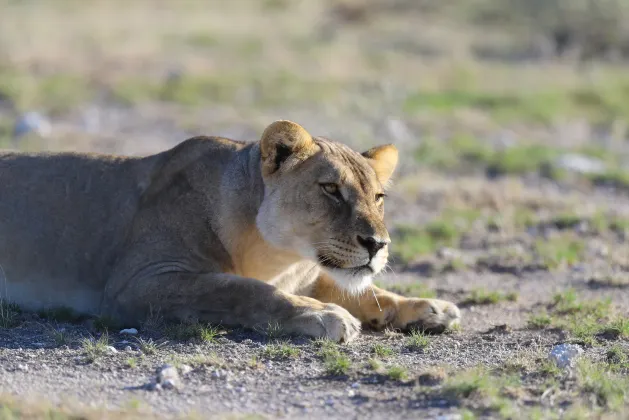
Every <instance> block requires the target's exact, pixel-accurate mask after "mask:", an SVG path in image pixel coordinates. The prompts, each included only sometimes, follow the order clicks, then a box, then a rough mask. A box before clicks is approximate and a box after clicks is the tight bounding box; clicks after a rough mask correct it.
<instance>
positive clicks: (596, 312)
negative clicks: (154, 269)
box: [553, 289, 611, 318]
mask: <svg viewBox="0 0 629 420" xmlns="http://www.w3.org/2000/svg"><path fill="white" fill-rule="evenodd" d="M610 306H611V299H603V300H594V301H587V302H584V301H583V300H581V299H580V298H579V297H578V295H577V292H576V291H575V290H574V289H567V290H565V291H563V292H561V293H557V294H555V296H553V309H554V312H555V314H558V315H571V314H581V315H586V316H587V315H593V316H595V317H598V318H602V317H605V316H607V315H609V310H610Z"/></svg>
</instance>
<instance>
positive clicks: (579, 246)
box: [535, 236, 585, 269]
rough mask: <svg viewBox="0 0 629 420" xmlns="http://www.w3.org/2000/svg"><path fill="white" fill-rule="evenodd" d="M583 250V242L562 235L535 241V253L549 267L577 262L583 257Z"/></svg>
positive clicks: (553, 267)
mask: <svg viewBox="0 0 629 420" xmlns="http://www.w3.org/2000/svg"><path fill="white" fill-rule="evenodd" d="M584 250H585V244H584V242H583V241H582V240H579V239H575V238H569V237H563V236H562V237H556V238H552V239H549V240H541V239H540V240H537V241H536V242H535V252H536V254H537V255H538V256H539V257H540V258H541V259H542V261H543V262H544V264H545V265H546V266H547V267H548V268H549V269H555V268H558V267H560V266H561V265H563V264H568V265H574V264H576V263H578V262H579V261H580V260H581V259H582V258H583V252H584Z"/></svg>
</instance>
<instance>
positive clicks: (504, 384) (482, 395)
mask: <svg viewBox="0 0 629 420" xmlns="http://www.w3.org/2000/svg"><path fill="white" fill-rule="evenodd" d="M520 386H521V382H520V378H519V377H518V376H517V375H496V374H495V373H494V372H491V371H490V370H488V369H487V368H485V367H483V366H477V367H474V368H471V369H468V370H464V371H462V372H459V373H457V374H455V375H453V376H451V377H450V378H448V379H447V380H446V381H445V383H444V386H443V389H442V391H441V392H442V393H443V394H444V395H445V396H446V397H447V398H449V399H454V400H459V401H462V402H464V404H466V405H467V404H468V403H469V401H470V400H474V401H477V402H478V403H480V404H481V405H480V407H482V408H484V409H485V410H490V411H493V412H497V413H498V414H499V415H500V416H501V417H504V418H511V417H512V416H513V415H514V413H513V410H514V406H513V403H512V402H511V398H510V397H509V395H508V394H507V393H506V392H507V390H510V389H517V388H519V387H520ZM474 405H475V406H476V408H477V409H478V408H479V407H478V405H476V404H474Z"/></svg>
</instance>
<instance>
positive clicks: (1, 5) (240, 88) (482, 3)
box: [0, 0, 629, 267]
mask: <svg viewBox="0 0 629 420" xmlns="http://www.w3.org/2000/svg"><path fill="white" fill-rule="evenodd" d="M628 60H629V2H627V1H624V0H379V1H378V0H321V1H316V0H293V1H289V0H232V1H219V0H208V1H201V0H170V1H169V0H154V1H149V0H129V1H122V0H89V1H87V0H83V1H81V0H0V147H3V148H18V149H21V150H74V151H97V152H106V153H123V154H148V153H154V152H158V151H161V150H164V149H165V148H169V147H172V146H174V145H175V144H177V143H179V142H180V141H182V140H184V139H185V138H187V137H190V136H193V135H197V134H206V135H222V136H227V137H231V138H236V139H243V140H257V139H258V136H259V135H260V133H261V131H262V130H263V128H264V127H265V126H266V125H267V124H269V123H270V122H271V121H273V120H275V119H280V118H281V119H291V120H294V121H296V122H299V123H300V124H302V125H303V126H304V127H306V129H308V130H309V131H311V132H312V133H313V134H316V135H324V136H328V137H331V138H334V139H337V140H340V141H343V142H346V143H348V144H350V145H352V146H353V147H356V148H359V149H360V148H365V149H366V148H368V147H371V146H373V145H374V144H377V143H385V142H392V143H395V144H396V145H397V146H398V147H399V148H400V149H401V150H402V155H403V159H402V162H401V166H400V169H399V171H398V175H397V187H396V188H395V192H394V193H393V194H392V197H391V200H390V201H391V202H392V205H389V207H388V216H387V217H389V218H390V220H392V226H393V227H392V229H393V230H394V231H395V232H397V233H396V235H397V242H396V244H397V245H396V248H395V250H396V252H395V257H396V258H395V261H396V263H397V264H398V265H399V266H400V267H402V266H407V267H408V266H410V265H409V264H411V263H412V262H413V260H416V259H417V258H419V257H421V256H423V255H428V256H432V255H435V253H437V254H438V251H439V250H440V249H442V248H443V247H444V246H449V247H452V248H464V249H465V246H464V245H465V240H466V238H468V236H469V235H470V234H471V233H473V232H474V231H475V229H476V232H477V233H479V234H480V236H479V235H476V236H475V237H476V238H480V237H482V238H486V237H487V235H493V234H496V235H502V236H501V237H505V235H518V234H520V233H522V232H524V233H528V234H530V233H531V228H532V227H539V223H541V222H544V223H546V222H547V221H548V220H551V219H552V218H557V217H564V218H566V217H567V216H566V214H567V213H569V215H571V216H570V217H573V219H575V220H576V221H577V222H578V221H582V220H584V219H582V218H583V217H587V218H588V219H587V220H589V221H590V225H593V224H596V223H598V222H600V223H607V222H603V220H614V221H615V222H614V223H616V224H615V225H614V226H615V228H616V230H615V231H614V232H616V233H618V232H621V233H622V232H624V226H625V225H624V224H623V223H624V222H622V220H624V219H622V217H624V214H625V213H626V208H627V205H625V204H622V203H621V204H614V197H617V194H618V193H619V192H622V191H624V190H626V189H628V188H629V168H627V166H626V163H627V161H626V157H627V153H628V147H627V146H628V144H629V143H628V142H627V137H628V135H629V131H628V126H627V122H628V118H629V73H628V72H627V70H628V69H629V67H628V66H627V63H628ZM594 193H595V195H591V194H594ZM596 194H598V195H596ZM599 196H600V197H599ZM584 197H588V198H592V199H591V200H590V199H587V200H585V199H584ZM595 197H599V198H598V199H596V200H594V198H595ZM597 200H598V201H597ZM610 203H611V204H610ZM619 203H620V202H619ZM612 204H613V205H612ZM549 218H550V219H549ZM592 221H594V222H592ZM596 221H598V222H596ZM573 222H574V220H573ZM574 223H576V222H574ZM574 223H573V225H574ZM609 223H612V222H609ZM424 225H425V226H424ZM628 225H629V224H628ZM418 226H424V227H418ZM606 228H609V226H606ZM621 233H618V234H621ZM466 235H468V236H466ZM470 237H471V236H470ZM535 238H537V237H536V236H535V237H533V239H532V241H533V242H531V241H528V239H527V241H528V242H531V244H529V245H531V246H533V248H532V250H533V254H534V255H537V257H539V258H546V257H544V255H542V254H544V252H547V251H544V252H537V253H536V252H535V251H536V249H535V248H534V247H535V243H534V240H535ZM528 242H527V244H528ZM527 246H528V245H527ZM570 246H573V245H570ZM573 248H574V247H573ZM573 248H570V247H568V250H567V251H566V250H562V251H561V252H559V254H560V255H559V256H558V257H557V258H559V260H560V262H562V261H563V260H565V259H566V256H565V255H568V257H570V255H573V254H574V252H573V251H575V249H573ZM577 248H578V250H582V248H583V247H581V245H579V247H577ZM470 249H474V248H473V247H472V248H470ZM538 251H539V250H538ZM538 254H539V255H538ZM457 255H458V254H457ZM511 257H512V256H511V255H509V258H511ZM537 257H536V258H537ZM573 257H574V255H573ZM457 258H458V257H457ZM571 258H572V257H571ZM462 259H463V260H465V261H467V262H465V264H474V262H473V261H476V260H474V259H472V260H471V261H472V262H470V261H468V260H466V259H465V258H462ZM455 265H456V264H455Z"/></svg>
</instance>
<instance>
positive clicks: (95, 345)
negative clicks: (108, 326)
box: [81, 333, 109, 362]
mask: <svg viewBox="0 0 629 420" xmlns="http://www.w3.org/2000/svg"><path fill="white" fill-rule="evenodd" d="M108 346H109V336H108V335H107V334H106V333H104V334H101V336H100V337H99V338H98V339H95V338H94V337H89V338H84V339H82V340H81V348H82V350H83V354H84V355H85V357H86V359H87V360H88V361H89V362H94V361H96V360H97V359H99V358H101V357H103V356H105V355H106V354H107V353H108V349H107V348H108Z"/></svg>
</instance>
